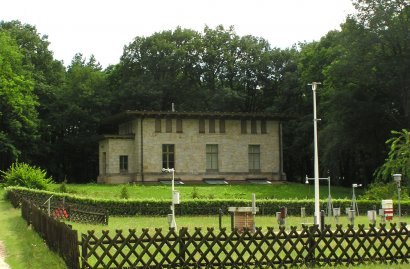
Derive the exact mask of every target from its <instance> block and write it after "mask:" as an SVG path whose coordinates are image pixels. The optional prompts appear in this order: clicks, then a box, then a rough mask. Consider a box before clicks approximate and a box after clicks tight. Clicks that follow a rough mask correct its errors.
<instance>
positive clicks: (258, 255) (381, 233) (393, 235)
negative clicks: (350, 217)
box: [81, 224, 410, 269]
mask: <svg viewBox="0 0 410 269" xmlns="http://www.w3.org/2000/svg"><path fill="white" fill-rule="evenodd" d="M409 245H410V240H409V231H408V230H407V228H406V226H405V225H401V226H400V227H396V225H394V224H392V225H391V227H390V228H387V227H386V226H385V225H380V226H379V227H376V226H372V225H370V226H369V227H368V228H365V227H364V225H360V226H359V227H358V229H357V228H356V229H355V228H354V227H353V226H348V228H347V229H343V228H342V226H340V225H338V226H337V227H336V229H334V230H332V229H331V227H330V226H326V227H325V228H324V230H319V229H318V228H317V226H313V227H306V226H304V227H303V228H302V230H300V231H298V230H297V228H296V227H292V228H291V229H290V230H286V229H285V228H280V229H279V230H277V231H274V229H273V228H267V230H266V231H264V230H262V229H261V228H257V229H256V231H255V232H251V231H250V230H245V231H243V232H241V231H238V230H234V231H233V232H227V230H226V229H221V230H214V229H213V228H208V229H207V230H201V229H200V228H197V229H195V230H194V231H192V232H190V231H188V230H187V229H186V228H182V229H181V230H180V231H179V232H177V231H175V230H174V229H170V230H169V231H162V230H161V229H155V231H154V232H153V233H150V232H149V230H148V229H143V230H142V233H139V234H138V233H137V232H136V230H129V231H127V232H123V231H121V230H117V231H115V232H114V233H112V232H110V231H103V232H102V234H101V235H96V234H95V232H94V231H89V232H88V234H82V235H81V261H82V268H95V269H96V268H201V267H202V268H206V267H207V268H279V267H299V266H323V265H331V266H334V265H355V264H368V263H406V264H407V263H408V262H409V258H410V248H409Z"/></svg>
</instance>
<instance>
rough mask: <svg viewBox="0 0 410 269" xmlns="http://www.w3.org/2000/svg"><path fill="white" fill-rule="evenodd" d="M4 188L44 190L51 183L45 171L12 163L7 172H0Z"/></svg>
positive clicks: (24, 164) (23, 164)
mask: <svg viewBox="0 0 410 269" xmlns="http://www.w3.org/2000/svg"><path fill="white" fill-rule="evenodd" d="M1 174H2V176H3V179H4V181H5V184H6V186H22V187H27V188H30V189H40V190H44V189H46V188H47V185H48V184H50V183H52V178H51V177H47V173H46V171H45V170H42V169H40V168H38V167H36V166H30V165H28V164H26V163H13V164H12V165H11V166H10V168H9V169H8V170H7V171H5V172H4V171H1Z"/></svg>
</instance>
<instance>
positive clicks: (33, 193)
mask: <svg viewBox="0 0 410 269" xmlns="http://www.w3.org/2000/svg"><path fill="white" fill-rule="evenodd" d="M6 192H14V193H15V194H16V195H17V196H18V197H24V198H26V199H29V200H31V201H33V200H34V201H37V204H40V205H41V204H43V203H44V202H45V201H46V200H47V199H48V198H49V197H50V196H51V195H54V196H53V199H52V203H55V204H56V205H58V204H60V203H62V201H63V200H64V201H65V203H66V205H75V206H76V207H78V208H83V207H84V208H93V212H106V211H108V212H109V215H111V216H113V215H116V216H133V215H136V214H138V215H157V216H164V215H167V214H168V213H169V212H170V209H169V206H170V204H171V201H170V200H153V199H147V200H141V199H128V200H122V199H110V200H108V199H92V198H84V197H77V196H75V195H71V194H63V193H53V192H49V191H39V190H30V189H27V188H21V187H8V188H7V189H6ZM326 202H327V201H326V200H321V201H320V203H321V208H326ZM351 202H352V201H351V200H349V199H334V200H333V207H340V208H341V212H342V214H344V212H345V208H346V207H350V206H351ZM251 204H252V201H251V200H244V199H214V200H208V199H187V200H183V201H181V204H179V205H176V206H175V209H176V214H178V215H217V214H218V212H219V208H221V209H222V212H223V214H229V212H228V208H229V207H231V206H232V207H238V206H251ZM256 206H257V207H259V213H258V215H273V216H274V215H275V213H276V212H277V211H279V208H280V207H282V206H285V207H286V208H287V211H288V214H289V215H292V216H300V208H301V207H304V208H305V210H306V214H308V215H313V212H314V203H313V200H311V199H300V200H299V199H289V200H278V199H261V200H257V201H256ZM357 206H358V208H359V210H360V212H361V214H365V212H366V211H367V210H371V209H373V207H374V206H376V207H377V208H380V206H381V201H380V200H376V201H373V200H357ZM396 206H397V204H396V201H394V207H395V208H396ZM401 212H402V214H403V215H408V214H410V201H409V200H406V201H401Z"/></svg>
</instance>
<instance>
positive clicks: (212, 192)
mask: <svg viewBox="0 0 410 269" xmlns="http://www.w3.org/2000/svg"><path fill="white" fill-rule="evenodd" d="M60 186H61V185H60V184H53V185H51V186H50V188H49V190H51V191H58V190H59V188H60ZM66 186H67V189H68V192H70V193H74V194H76V195H78V196H83V197H93V198H120V195H121V190H122V188H123V187H124V186H126V187H127V190H128V194H129V198H131V199H168V198H169V197H170V195H171V186H170V185H163V184H155V185H142V184H120V185H103V184H67V185H66ZM175 189H176V190H178V191H179V192H180V194H181V198H183V197H188V198H193V196H195V197H196V198H207V199H216V198H219V199H251V197H252V193H255V195H256V198H257V199H269V198H274V199H292V198H294V199H305V198H309V199H312V198H313V197H314V189H313V185H312V184H309V185H306V184H298V183H275V184H268V185H260V184H235V185H205V184H196V185H177V186H175ZM351 191H352V190H351V188H345V187H332V188H331V192H332V197H333V198H350V197H351V196H352V194H351ZM356 192H357V195H360V194H361V193H362V190H361V189H357V190H356ZM327 196H328V188H327V185H323V186H320V197H321V199H326V198H327Z"/></svg>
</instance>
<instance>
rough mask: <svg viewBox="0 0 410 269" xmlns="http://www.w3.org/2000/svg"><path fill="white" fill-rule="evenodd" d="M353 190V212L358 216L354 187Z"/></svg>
mask: <svg viewBox="0 0 410 269" xmlns="http://www.w3.org/2000/svg"><path fill="white" fill-rule="evenodd" d="M352 189H353V195H352V210H353V212H354V213H355V214H356V195H354V186H353V187H352Z"/></svg>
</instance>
